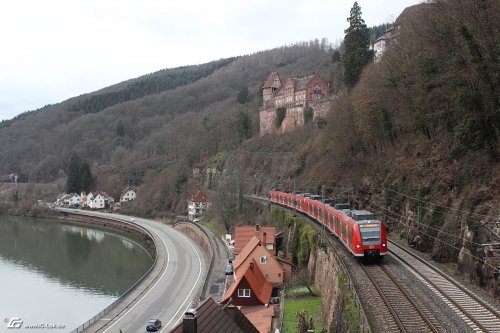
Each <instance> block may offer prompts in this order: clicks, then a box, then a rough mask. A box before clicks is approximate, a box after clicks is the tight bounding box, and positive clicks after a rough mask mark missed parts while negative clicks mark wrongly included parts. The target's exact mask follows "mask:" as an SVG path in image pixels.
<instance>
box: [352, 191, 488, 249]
mask: <svg viewBox="0 0 500 333" xmlns="http://www.w3.org/2000/svg"><path fill="white" fill-rule="evenodd" d="M355 194H356V195H358V196H360V197H362V198H363V199H365V200H366V201H368V202H369V203H372V204H374V205H376V206H378V207H380V209H382V210H384V211H387V212H389V213H390V214H391V215H394V216H398V217H400V218H401V219H403V220H405V219H407V218H406V217H405V216H403V215H401V214H397V213H396V212H393V211H391V210H389V209H387V208H385V207H384V206H383V205H381V204H377V203H375V202H373V201H372V200H370V199H368V198H366V197H365V196H363V195H361V194H360V193H359V192H355ZM370 208H371V207H370ZM373 210H375V211H377V212H378V213H380V214H383V215H384V216H387V212H384V211H380V210H376V209H373ZM391 219H392V220H395V221H398V222H399V220H397V219H395V218H392V217H391ZM412 222H414V223H415V224H418V225H420V226H423V227H426V228H428V229H432V230H434V231H437V232H439V233H441V234H445V235H447V236H450V237H453V238H456V239H459V240H461V241H464V239H463V238H462V237H460V236H457V235H453V234H450V233H447V232H446V231H442V230H440V229H437V228H434V227H432V226H430V225H428V224H425V223H421V222H419V221H416V220H412ZM465 241H466V242H468V243H470V244H473V245H478V246H481V244H480V243H477V242H474V241H472V240H468V239H465Z"/></svg>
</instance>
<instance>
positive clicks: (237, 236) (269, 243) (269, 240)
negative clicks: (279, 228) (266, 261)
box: [233, 224, 276, 256]
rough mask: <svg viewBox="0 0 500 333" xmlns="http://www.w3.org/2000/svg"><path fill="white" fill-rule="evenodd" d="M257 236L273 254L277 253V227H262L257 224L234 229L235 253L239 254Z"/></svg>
mask: <svg viewBox="0 0 500 333" xmlns="http://www.w3.org/2000/svg"><path fill="white" fill-rule="evenodd" d="M254 236H256V237H257V238H258V239H259V240H260V241H261V242H262V243H263V244H264V245H265V247H266V249H267V250H268V251H269V252H270V253H271V254H272V255H273V256H275V255H276V228H275V227H261V226H260V225H259V224H257V225H256V226H255V227H251V226H246V227H236V228H235V229H234V249H233V253H234V254H236V255H237V254H239V253H240V252H241V251H242V250H243V248H244V247H245V246H246V245H247V243H248V242H249V241H250V240H251V239H252V237H254Z"/></svg>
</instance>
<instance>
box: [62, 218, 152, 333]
mask: <svg viewBox="0 0 500 333" xmlns="http://www.w3.org/2000/svg"><path fill="white" fill-rule="evenodd" d="M59 211H61V212H63V213H70V214H77V215H85V216H93V217H99V218H105V219H108V220H113V221H117V222H122V223H124V224H128V225H132V226H134V227H136V228H138V229H140V230H141V231H142V232H144V233H145V234H146V235H148V237H149V238H150V239H151V240H152V241H153V243H154V247H155V251H156V254H155V257H154V261H153V264H152V265H151V267H150V268H149V269H148V271H147V272H146V273H145V274H144V275H143V276H142V277H141V278H140V279H139V280H138V281H137V282H136V283H135V284H134V285H133V286H132V287H130V288H129V289H128V290H127V291H125V293H123V294H122V295H121V296H120V297H118V298H117V299H116V300H115V301H114V302H113V303H111V304H110V305H108V306H107V307H106V308H105V309H103V310H102V311H101V312H99V313H98V314H96V315H95V316H94V317H92V318H90V319H89V320H87V321H86V322H85V323H83V324H82V325H80V326H78V327H77V328H75V329H74V330H72V331H71V333H78V332H82V331H83V330H84V329H86V328H88V327H89V326H90V325H92V324H93V323H95V322H96V321H97V320H99V319H100V318H102V317H103V316H104V315H105V314H107V313H108V312H110V311H111V310H113V309H114V308H115V307H116V306H117V305H118V304H120V303H121V302H122V301H123V299H124V298H125V297H127V296H128V295H129V294H130V293H131V292H132V291H133V290H134V289H135V288H136V287H137V286H138V285H139V284H141V283H142V282H143V281H144V279H145V278H146V277H147V276H148V275H149V274H150V273H151V271H152V270H153V268H154V267H155V265H156V262H157V260H158V249H157V247H156V245H157V244H156V241H155V239H154V236H153V235H152V234H151V233H150V232H149V231H148V230H147V229H146V228H144V227H142V226H141V225H139V224H137V223H135V222H130V221H126V220H125V219H124V218H115V217H111V216H109V217H103V216H102V215H94V214H91V213H87V212H81V211H76V210H62V209H59ZM152 282H153V281H151V283H152ZM145 290H147V288H145V289H144V290H143V291H142V292H141V294H140V295H142V293H143V292H144V291H145ZM140 295H138V296H137V297H139V296H140ZM122 311H123V310H122ZM101 328H102V327H101ZM101 328H99V329H101Z"/></svg>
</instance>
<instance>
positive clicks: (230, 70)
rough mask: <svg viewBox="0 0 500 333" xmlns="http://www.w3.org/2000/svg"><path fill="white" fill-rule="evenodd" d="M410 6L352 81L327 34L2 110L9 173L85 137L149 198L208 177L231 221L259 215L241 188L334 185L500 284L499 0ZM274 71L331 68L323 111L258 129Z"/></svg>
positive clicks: (398, 229)
mask: <svg viewBox="0 0 500 333" xmlns="http://www.w3.org/2000/svg"><path fill="white" fill-rule="evenodd" d="M404 18H405V19H404V21H402V23H401V25H400V27H399V29H398V34H397V41H396V42H395V43H394V44H392V46H391V47H389V48H388V49H387V51H386V53H384V55H383V57H382V58H381V59H380V61H379V62H376V63H371V64H369V65H368V66H367V67H366V68H365V69H364V72H363V75H362V77H361V80H360V81H359V83H358V84H357V85H356V86H355V87H354V88H353V89H345V88H344V87H343V85H342V83H341V82H340V80H339V77H340V75H341V68H342V60H341V58H340V57H337V56H335V57H332V55H333V51H332V50H325V49H324V47H322V46H321V45H320V44H319V43H314V42H313V43H302V44H298V45H294V46H289V47H282V48H277V49H274V50H269V51H264V52H259V53H256V54H252V55H248V56H242V57H238V58H232V59H222V60H220V61H215V62H213V63H209V64H205V65H200V66H189V67H186V68H179V69H172V70H163V71H160V72H158V73H153V74H150V75H147V76H144V77H141V78H137V79H133V80H129V81H127V82H123V83H120V84H117V85H115V86H112V87H108V88H106V89H103V90H101V91H97V92H94V93H92V94H87V95H83V96H79V97H75V98H73V99H70V100H68V101H65V102H63V103H60V104H57V105H52V106H47V107H45V108H43V109H42V110H40V111H37V112H32V113H29V114H26V115H24V116H22V117H19V118H18V119H16V120H14V121H11V122H8V123H4V124H3V125H2V126H0V140H1V142H2V143H3V144H2V145H1V146H0V157H1V158H0V175H7V174H9V173H11V172H13V171H14V172H18V173H20V174H21V175H22V176H23V177H22V178H23V179H28V180H30V181H35V182H56V181H57V182H59V184H61V183H63V182H64V179H65V178H66V173H67V171H68V164H69V160H70V158H71V156H72V154H73V153H74V152H76V153H78V155H79V156H80V157H81V158H82V160H84V161H86V162H88V163H89V164H90V165H91V169H92V172H93V174H94V175H95V176H96V182H95V187H96V188H98V189H102V190H106V191H108V192H110V193H111V194H113V195H114V196H115V197H116V196H117V195H118V193H119V191H120V190H121V189H122V188H123V187H124V186H125V185H128V184H132V185H137V186H139V192H140V198H139V199H138V200H137V201H136V202H135V203H134V206H133V207H131V208H130V209H133V210H134V212H135V213H137V214H143V215H147V216H163V215H164V214H170V213H172V212H176V213H182V212H184V211H185V209H186V204H185V202H186V199H187V198H188V197H189V195H190V194H192V192H193V191H194V190H196V189H197V188H199V187H204V188H208V190H209V191H210V197H211V198H212V200H213V203H214V205H213V207H214V209H213V213H212V214H213V216H214V217H215V218H216V219H217V220H218V221H220V222H221V223H226V224H227V227H231V226H232V225H234V224H235V223H238V222H239V221H241V222H242V223H243V222H244V223H252V222H253V221H252V218H251V217H248V216H245V215H244V214H241V213H242V212H243V208H242V206H243V200H242V194H243V193H257V194H260V195H265V193H266V191H267V189H269V188H270V187H282V188H290V189H292V188H293V187H295V188H296V189H297V190H301V191H308V192H316V193H320V192H321V190H322V189H323V190H325V194H326V195H327V196H336V197H338V198H342V199H345V200H347V199H349V200H350V201H351V202H353V204H354V205H355V207H364V208H368V209H370V210H372V211H374V212H375V213H376V214H377V216H379V217H380V218H382V219H383V220H384V221H385V222H386V224H387V225H388V228H389V229H390V230H391V231H392V235H393V236H394V237H396V238H402V239H403V240H404V241H407V242H408V243H409V244H410V245H411V246H414V247H416V248H417V249H420V250H422V251H428V252H429V253H430V255H431V256H432V258H433V259H435V260H437V261H441V262H452V263H458V265H457V266H456V267H457V270H458V271H460V272H464V273H467V274H468V275H469V276H470V277H471V279H473V280H475V281H476V282H478V284H480V285H486V286H488V287H489V290H490V291H491V292H492V293H494V294H495V295H496V296H497V297H498V296H499V295H500V281H499V279H500V277H499V276H498V266H500V262H499V261H500V260H499V259H498V257H500V249H499V247H498V246H493V245H491V246H490V245H486V246H485V245H483V244H489V243H498V237H496V236H495V234H494V233H493V232H491V230H493V231H494V232H496V233H497V234H500V230H499V229H500V227H499V224H500V221H499V219H500V218H499V214H500V211H499V209H498V207H500V196H499V194H500V193H499V191H500V167H499V153H500V151H499V138H500V106H499V104H500V103H499V95H500V94H499V90H498V89H499V86H500V85H499V83H500V82H499V80H500V75H499V73H500V70H499V59H500V54H499V52H500V49H499V48H498V45H500V39H499V38H500V23H499V22H500V6H499V1H498V0H487V1H482V2H481V4H480V5H478V4H477V3H476V2H475V1H473V0H464V1H460V2H459V3H457V2H456V1H451V0H450V1H449V0H438V1H435V2H433V3H432V4H430V3H429V4H424V5H422V6H417V7H412V9H411V10H409V11H407V12H406V13H405V15H404ZM332 60H333V61H334V62H332ZM275 71H277V72H279V73H280V75H282V76H283V77H286V76H288V75H294V76H304V75H307V74H310V73H312V72H318V73H320V74H321V76H322V77H323V78H325V79H326V80H327V81H330V83H331V89H332V95H333V98H332V104H331V105H332V108H331V110H330V112H329V114H328V117H327V119H326V122H323V123H321V124H319V123H318V124H314V123H310V124H308V125H307V126H305V127H304V128H302V129H299V130H296V131H294V132H291V133H288V134H286V135H282V136H275V135H267V136H263V137H259V133H258V130H259V126H258V109H259V106H260V105H261V101H260V98H261V86H262V84H263V83H264V81H265V80H266V79H267V77H268V76H269V74H270V73H271V72H275ZM184 74H185V76H184ZM246 89H248V91H249V94H248V95H246V94H240V93H241V92H245V91H246ZM241 96H244V98H243V100H241V99H240V97H241ZM207 168H210V170H212V171H213V172H214V173H213V176H214V179H213V181H207V179H206V178H207V177H208V176H206V173H204V172H206V169H207ZM214 170H215V171H214ZM194 171H197V172H198V171H199V174H200V175H195V172H194ZM204 175H205V176H204ZM483 222H488V223H487V224H485V223H483ZM495 228H496V229H495ZM495 230H496V231H495ZM495 256H496V257H495ZM495 258H496V259H495Z"/></svg>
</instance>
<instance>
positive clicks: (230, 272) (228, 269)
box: [226, 265, 233, 275]
mask: <svg viewBox="0 0 500 333" xmlns="http://www.w3.org/2000/svg"><path fill="white" fill-rule="evenodd" d="M226 275H233V265H227V266H226Z"/></svg>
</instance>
